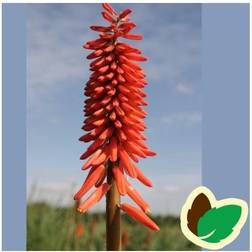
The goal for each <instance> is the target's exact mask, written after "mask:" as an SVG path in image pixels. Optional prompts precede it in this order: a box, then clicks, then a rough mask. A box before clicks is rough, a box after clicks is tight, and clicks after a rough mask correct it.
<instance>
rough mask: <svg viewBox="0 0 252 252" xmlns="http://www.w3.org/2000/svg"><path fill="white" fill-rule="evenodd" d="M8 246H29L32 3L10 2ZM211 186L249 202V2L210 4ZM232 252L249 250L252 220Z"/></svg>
mask: <svg viewBox="0 0 252 252" xmlns="http://www.w3.org/2000/svg"><path fill="white" fill-rule="evenodd" d="M2 13H3V184H2V186H3V216H2V219H3V250H26V169H25V167H26V144H25V141H26V124H25V121H26V116H25V114H26V85H25V84H26V43H25V42H26V29H25V5H24V4H3V12H2ZM202 36H203V40H202V85H203V87H204V90H203V94H204V95H203V96H204V97H203V143H202V148H203V154H202V155H203V157H202V162H203V164H202V165H203V166H202V167H203V170H202V181H203V185H206V186H208V187H209V188H210V189H211V190H213V192H214V193H215V195H216V197H217V198H218V199H221V198H224V197H239V198H242V199H245V200H246V201H247V202H248V201H249V5H248V4H203V5H202ZM225 249H226V250H249V226H248V223H247V225H246V226H245V227H244V228H243V230H242V232H241V234H240V236H239V238H238V239H237V240H236V241H235V242H233V243H232V244H231V245H230V246H227V247H226V248H225Z"/></svg>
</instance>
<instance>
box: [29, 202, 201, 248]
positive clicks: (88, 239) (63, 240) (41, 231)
mask: <svg viewBox="0 0 252 252" xmlns="http://www.w3.org/2000/svg"><path fill="white" fill-rule="evenodd" d="M152 218H153V219H154V220H155V221H156V223H157V224H158V225H159V227H160V229H161V230H160V231H159V232H157V233H156V232H152V231H151V230H149V229H148V228H145V227H144V226H142V225H141V224H139V223H136V222H135V221H133V220H132V219H130V218H129V217H127V216H126V215H123V216H122V249H123V250H199V248H198V247H197V246H195V245H193V244H192V243H190V242H189V241H188V240H186V238H184V236H183V234H182V233H181V230H180V227H179V219H178V218H176V217H172V216H152ZM76 227H78V228H76ZM105 249H106V248H105V214H103V213H92V214H84V215H80V214H78V213H77V212H76V211H75V209H74V207H72V208H71V207H65V208H63V207H52V206H49V205H48V204H45V203H29V205H28V207H27V250H105Z"/></svg>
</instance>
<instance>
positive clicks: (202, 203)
mask: <svg viewBox="0 0 252 252" xmlns="http://www.w3.org/2000/svg"><path fill="white" fill-rule="evenodd" d="M209 209H211V204H210V201H209V199H208V197H207V196H206V195H205V194H204V193H200V194H199V195H198V196H197V197H196V198H195V199H194V201H193V203H192V206H191V209H190V210H189V211H188V213H187V221H188V223H187V225H188V228H189V229H190V230H191V232H192V233H194V234H195V235H197V224H198V220H199V218H200V217H201V216H202V215H203V214H204V213H205V212H206V211H208V210H209Z"/></svg>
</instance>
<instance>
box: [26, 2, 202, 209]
mask: <svg viewBox="0 0 252 252" xmlns="http://www.w3.org/2000/svg"><path fill="white" fill-rule="evenodd" d="M114 7H115V8H117V9H118V10H121V9H122V8H127V7H129V8H131V9H132V10H133V14H132V19H133V21H135V23H136V24H137V28H136V29H135V31H136V32H139V33H142V34H143V35H144V37H145V39H144V40H143V41H138V42H134V43H133V44H134V45H136V46H137V47H139V48H140V49H141V50H142V51H143V53H144V54H145V55H146V56H147V57H148V58H149V61H148V62H147V63H144V64H143V67H144V68H145V70H146V74H147V79H148V82H149V84H148V86H147V87H146V92H147V94H148V97H147V101H148V102H149V106H148V107H147V111H148V114H149V115H148V118H147V119H146V123H147V125H148V130H147V131H146V135H147V137H148V142H147V143H148V144H149V146H151V148H152V149H153V150H154V151H156V152H157V153H158V155H157V156H156V157H154V158H152V157H150V158H148V159H145V160H143V161H141V162H140V168H142V169H143V171H144V172H145V174H146V175H147V176H148V177H150V178H151V179H152V181H153V183H154V188H153V189H151V190H150V189H149V188H145V187H143V186H141V185H137V184H136V188H137V189H139V190H140V192H141V193H142V194H143V196H144V197H145V198H146V200H147V201H148V202H149V203H150V204H151V207H152V211H153V212H154V213H155V212H158V213H172V214H178V213H179V211H180V208H181V206H182V204H183V202H184V200H185V198H186V196H187V194H188V193H189V192H190V191H191V190H192V189H193V188H194V187H196V186H197V185H200V184H201V121H202V118H201V94H202V85H201V47H200V46H201V8H200V5H198V4H114ZM100 12H101V6H100V5H99V4H36V5H35V4H30V5H28V11H27V80H28V81H27V179H28V184H27V185H28V193H29V194H30V192H31V191H33V193H32V198H33V199H46V200H48V201H50V202H61V203H69V202H71V195H72V193H73V191H74V189H75V188H77V187H78V186H79V185H80V183H81V182H82V180H83V179H84V178H85V176H86V173H84V172H82V171H81V170H80V167H81V164H82V162H81V161H80V160H79V156H80V155H81V154H82V152H84V151H85V149H86V145H85V144H82V143H81V142H79V141H78V138H79V137H80V136H81V135H82V134H83V132H82V130H81V126H82V121H83V113H82V105H83V101H84V97H83V94H82V89H83V87H84V84H85V82H86V81H87V80H88V77H89V71H88V64H89V62H88V61H87V60H86V59H85V57H86V55H87V54H88V53H89V51H88V50H84V49H83V48H81V45H82V44H84V43H85V42H86V41H88V40H91V39H94V38H95V37H96V36H97V34H96V33H95V32H93V31H91V30H89V28H88V27H89V26H90V25H92V24H106V22H105V21H103V19H102V17H101V16H100ZM33 184H36V190H35V192H34V188H33V187H32V188H33V189H32V190H31V185H33ZM103 204H104V203H101V204H100V205H98V206H97V207H96V208H95V209H96V210H97V209H98V210H100V209H102V208H103Z"/></svg>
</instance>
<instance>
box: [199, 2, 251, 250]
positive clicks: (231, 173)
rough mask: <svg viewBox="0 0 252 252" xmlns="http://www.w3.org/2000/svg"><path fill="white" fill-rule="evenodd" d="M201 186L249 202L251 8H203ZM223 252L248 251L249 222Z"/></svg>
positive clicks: (233, 5)
mask: <svg viewBox="0 0 252 252" xmlns="http://www.w3.org/2000/svg"><path fill="white" fill-rule="evenodd" d="M202 85H203V102H202V104H203V126H202V134H203V136H202V141H203V142H202V148H203V149H202V184H203V185H205V186H207V187H209V188H210V189H211V190H212V191H213V192H214V194H215V195H216V197H217V199H222V198H226V197H237V198H241V199H244V200H246V201H247V202H249V4H203V5H202ZM224 249H225V250H249V221H247V224H246V225H245V227H244V228H243V229H242V231H241V233H240V235H239V237H238V238H237V240H235V241H234V242H233V243H232V244H230V245H229V246H226V247H225V248H224Z"/></svg>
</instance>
